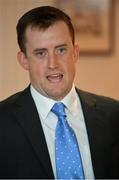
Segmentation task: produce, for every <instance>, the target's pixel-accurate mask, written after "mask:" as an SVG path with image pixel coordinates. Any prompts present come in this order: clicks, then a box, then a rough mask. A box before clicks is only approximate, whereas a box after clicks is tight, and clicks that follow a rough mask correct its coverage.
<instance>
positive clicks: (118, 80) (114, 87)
mask: <svg viewBox="0 0 119 180" xmlns="http://www.w3.org/2000/svg"><path fill="white" fill-rule="evenodd" d="M114 1H115V27H114V29H115V32H114V35H115V47H114V48H115V51H114V53H113V54H112V55H110V56H83V57H82V56H81V57H80V58H79V61H78V62H77V65H76V68H77V74H76V78H75V83H76V85H77V86H78V87H79V88H81V89H84V90H87V91H91V92H94V93H97V94H101V95H106V96H110V97H113V98H116V99H119V51H118V47H119V23H118V17H119V11H118V10H119V0H114ZM52 2H53V1H52V0H51V1H50V0H0V100H2V99H4V98H6V97H8V96H9V95H11V94H13V93H15V92H16V91H19V90H22V89H23V88H25V86H26V85H27V84H28V83H29V80H28V74H27V72H26V71H24V70H23V69H22V68H21V67H20V66H19V64H18V62H17V58H16V54H17V51H18V46H17V43H16V31H15V26H16V23H17V19H18V18H19V17H20V16H21V15H22V14H23V13H24V12H25V11H27V10H29V9H31V8H32V7H36V6H39V5H44V4H50V5H51V4H52Z"/></svg>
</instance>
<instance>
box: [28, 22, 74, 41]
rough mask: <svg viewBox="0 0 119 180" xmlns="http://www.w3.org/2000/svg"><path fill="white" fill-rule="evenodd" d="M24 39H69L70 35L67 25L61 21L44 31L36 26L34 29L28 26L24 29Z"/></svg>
mask: <svg viewBox="0 0 119 180" xmlns="http://www.w3.org/2000/svg"><path fill="white" fill-rule="evenodd" d="M25 37H26V40H29V39H33V38H35V37H37V38H38V37H39V39H42V38H43V39H47V38H66V37H68V38H70V39H71V34H70V31H69V29H68V26H67V24H66V23H65V22H63V21H58V22H55V23H54V24H53V25H51V26H49V27H48V28H45V29H43V28H39V27H38V26H35V27H32V26H28V27H27V28H26V33H25ZM52 40H53V39H52ZM55 40H56V39H55Z"/></svg>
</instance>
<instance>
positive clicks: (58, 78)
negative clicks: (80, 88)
mask: <svg viewBox="0 0 119 180" xmlns="http://www.w3.org/2000/svg"><path fill="white" fill-rule="evenodd" d="M62 78H63V74H60V73H58V74H51V75H48V76H47V79H48V81H50V82H52V83H57V82H60V81H61V80H62Z"/></svg>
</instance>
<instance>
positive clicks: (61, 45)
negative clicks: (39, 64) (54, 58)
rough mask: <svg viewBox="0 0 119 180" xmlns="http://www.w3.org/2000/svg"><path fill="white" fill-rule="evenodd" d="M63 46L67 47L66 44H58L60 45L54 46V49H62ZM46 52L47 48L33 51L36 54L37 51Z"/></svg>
mask: <svg viewBox="0 0 119 180" xmlns="http://www.w3.org/2000/svg"><path fill="white" fill-rule="evenodd" d="M64 46H65V47H66V46H68V45H67V44H60V45H57V46H55V49H56V48H60V47H64ZM46 50H47V48H36V49H34V50H33V53H37V52H39V51H46Z"/></svg>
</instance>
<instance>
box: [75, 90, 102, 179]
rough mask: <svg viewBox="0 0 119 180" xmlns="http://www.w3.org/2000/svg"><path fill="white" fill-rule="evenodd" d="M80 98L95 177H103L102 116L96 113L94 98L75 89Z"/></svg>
mask: <svg viewBox="0 0 119 180" xmlns="http://www.w3.org/2000/svg"><path fill="white" fill-rule="evenodd" d="M77 92H78V94H79V97H80V100H81V104H82V109H83V113H84V118H85V123H86V127H87V133H88V139H89V145H90V151H91V157H92V164H93V169H94V175H95V178H101V177H104V148H105V147H104V146H105V138H104V136H105V131H104V124H103V122H102V117H100V115H98V110H97V107H96V106H97V105H96V99H95V98H93V97H92V96H91V95H90V94H88V93H85V92H83V91H77Z"/></svg>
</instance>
